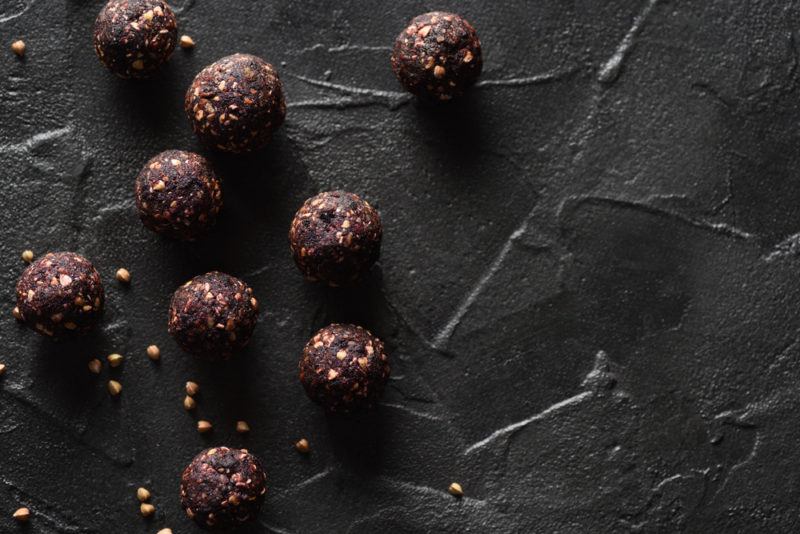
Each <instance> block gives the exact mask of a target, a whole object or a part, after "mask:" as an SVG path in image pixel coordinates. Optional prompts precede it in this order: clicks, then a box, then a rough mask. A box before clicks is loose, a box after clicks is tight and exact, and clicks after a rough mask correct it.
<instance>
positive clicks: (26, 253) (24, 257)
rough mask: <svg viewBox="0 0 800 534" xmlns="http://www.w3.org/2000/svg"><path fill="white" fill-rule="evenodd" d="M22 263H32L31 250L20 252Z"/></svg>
mask: <svg viewBox="0 0 800 534" xmlns="http://www.w3.org/2000/svg"><path fill="white" fill-rule="evenodd" d="M22 261H24V262H25V263H30V262H32V261H33V251H32V250H24V251H22Z"/></svg>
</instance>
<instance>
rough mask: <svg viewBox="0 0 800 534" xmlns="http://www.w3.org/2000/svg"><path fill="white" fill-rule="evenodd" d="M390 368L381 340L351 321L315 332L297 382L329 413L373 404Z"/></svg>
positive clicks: (354, 409)
mask: <svg viewBox="0 0 800 534" xmlns="http://www.w3.org/2000/svg"><path fill="white" fill-rule="evenodd" d="M389 371H390V369H389V360H388V358H387V357H386V354H385V353H384V352H383V342H382V341H381V340H380V339H378V338H377V337H375V336H373V335H372V334H371V333H370V332H369V331H368V330H364V329H363V328H361V327H360V326H353V325H351V324H332V325H330V326H326V327H325V328H323V329H322V330H320V331H319V332H317V333H316V335H315V336H314V337H312V338H311V339H310V340H309V342H308V343H307V344H306V348H305V350H303V358H302V359H301V360H300V382H301V383H302V384H303V387H304V388H305V389H306V393H307V394H308V397H309V398H310V399H311V400H313V401H314V402H316V403H318V404H321V405H322V406H324V407H325V408H326V409H327V410H328V411H331V412H352V411H357V410H360V409H362V408H368V407H370V406H372V405H373V404H374V403H375V402H377V401H378V399H380V397H381V395H382V394H383V390H384V387H385V386H386V381H387V380H388V379H389Z"/></svg>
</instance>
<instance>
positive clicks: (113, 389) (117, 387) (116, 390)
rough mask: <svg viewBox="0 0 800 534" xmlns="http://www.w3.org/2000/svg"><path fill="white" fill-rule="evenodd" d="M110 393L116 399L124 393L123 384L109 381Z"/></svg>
mask: <svg viewBox="0 0 800 534" xmlns="http://www.w3.org/2000/svg"><path fill="white" fill-rule="evenodd" d="M108 392H109V393H111V395H113V396H114V397H116V396H117V395H119V394H120V393H122V384H120V383H119V382H117V381H116V380H109V381H108Z"/></svg>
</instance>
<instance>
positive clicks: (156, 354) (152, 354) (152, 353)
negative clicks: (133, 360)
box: [147, 345, 161, 362]
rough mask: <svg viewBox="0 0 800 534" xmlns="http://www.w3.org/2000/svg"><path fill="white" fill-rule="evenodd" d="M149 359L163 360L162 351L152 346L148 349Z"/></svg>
mask: <svg viewBox="0 0 800 534" xmlns="http://www.w3.org/2000/svg"><path fill="white" fill-rule="evenodd" d="M147 357H148V358H150V359H151V360H153V361H154V362H155V361H158V360H160V359H161V350H160V349H159V348H158V346H157V345H150V346H149V347H147Z"/></svg>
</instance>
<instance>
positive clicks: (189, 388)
mask: <svg viewBox="0 0 800 534" xmlns="http://www.w3.org/2000/svg"><path fill="white" fill-rule="evenodd" d="M198 391H200V386H199V385H198V384H197V382H192V381H191V380H190V381H188V382H186V394H187V395H189V396H190V397H194V396H195V395H197V392H198Z"/></svg>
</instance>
